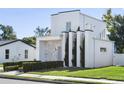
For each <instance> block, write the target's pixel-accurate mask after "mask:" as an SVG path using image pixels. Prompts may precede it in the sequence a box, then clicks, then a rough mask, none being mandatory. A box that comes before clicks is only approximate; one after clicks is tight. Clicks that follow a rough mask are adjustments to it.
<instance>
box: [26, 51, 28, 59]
mask: <svg viewBox="0 0 124 93" xmlns="http://www.w3.org/2000/svg"><path fill="white" fill-rule="evenodd" d="M27 58H28V50H25V59H27Z"/></svg>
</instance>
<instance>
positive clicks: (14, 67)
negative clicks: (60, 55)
mask: <svg viewBox="0 0 124 93" xmlns="http://www.w3.org/2000/svg"><path fill="white" fill-rule="evenodd" d="M30 62H35V63H38V62H40V61H20V62H6V63H3V69H4V71H12V70H18V69H19V68H20V67H22V64H23V63H30ZM9 69H10V70H9Z"/></svg>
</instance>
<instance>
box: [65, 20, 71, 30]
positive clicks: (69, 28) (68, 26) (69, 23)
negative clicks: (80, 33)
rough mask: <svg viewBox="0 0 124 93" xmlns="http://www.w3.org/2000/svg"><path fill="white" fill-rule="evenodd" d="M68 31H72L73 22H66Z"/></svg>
mask: <svg viewBox="0 0 124 93" xmlns="http://www.w3.org/2000/svg"><path fill="white" fill-rule="evenodd" d="M66 31H67V32H69V31H71V22H66Z"/></svg>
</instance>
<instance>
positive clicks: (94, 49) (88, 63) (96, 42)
mask: <svg viewBox="0 0 124 93" xmlns="http://www.w3.org/2000/svg"><path fill="white" fill-rule="evenodd" d="M113 45H114V43H113V42H111V41H108V40H100V39H99V38H96V39H95V36H94V33H93V32H91V31H87V32H85V67H86V68H93V67H102V66H109V65H112V64H113V63H112V62H113V53H114V51H113V50H114V49H113V48H114V46H113ZM100 47H105V48H106V49H107V52H105V53H101V52H100Z"/></svg>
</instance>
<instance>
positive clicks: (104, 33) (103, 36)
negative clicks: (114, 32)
mask: <svg viewBox="0 0 124 93" xmlns="http://www.w3.org/2000/svg"><path fill="white" fill-rule="evenodd" d="M100 38H101V39H106V31H105V29H104V30H103V31H102V32H101V33H100Z"/></svg>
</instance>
